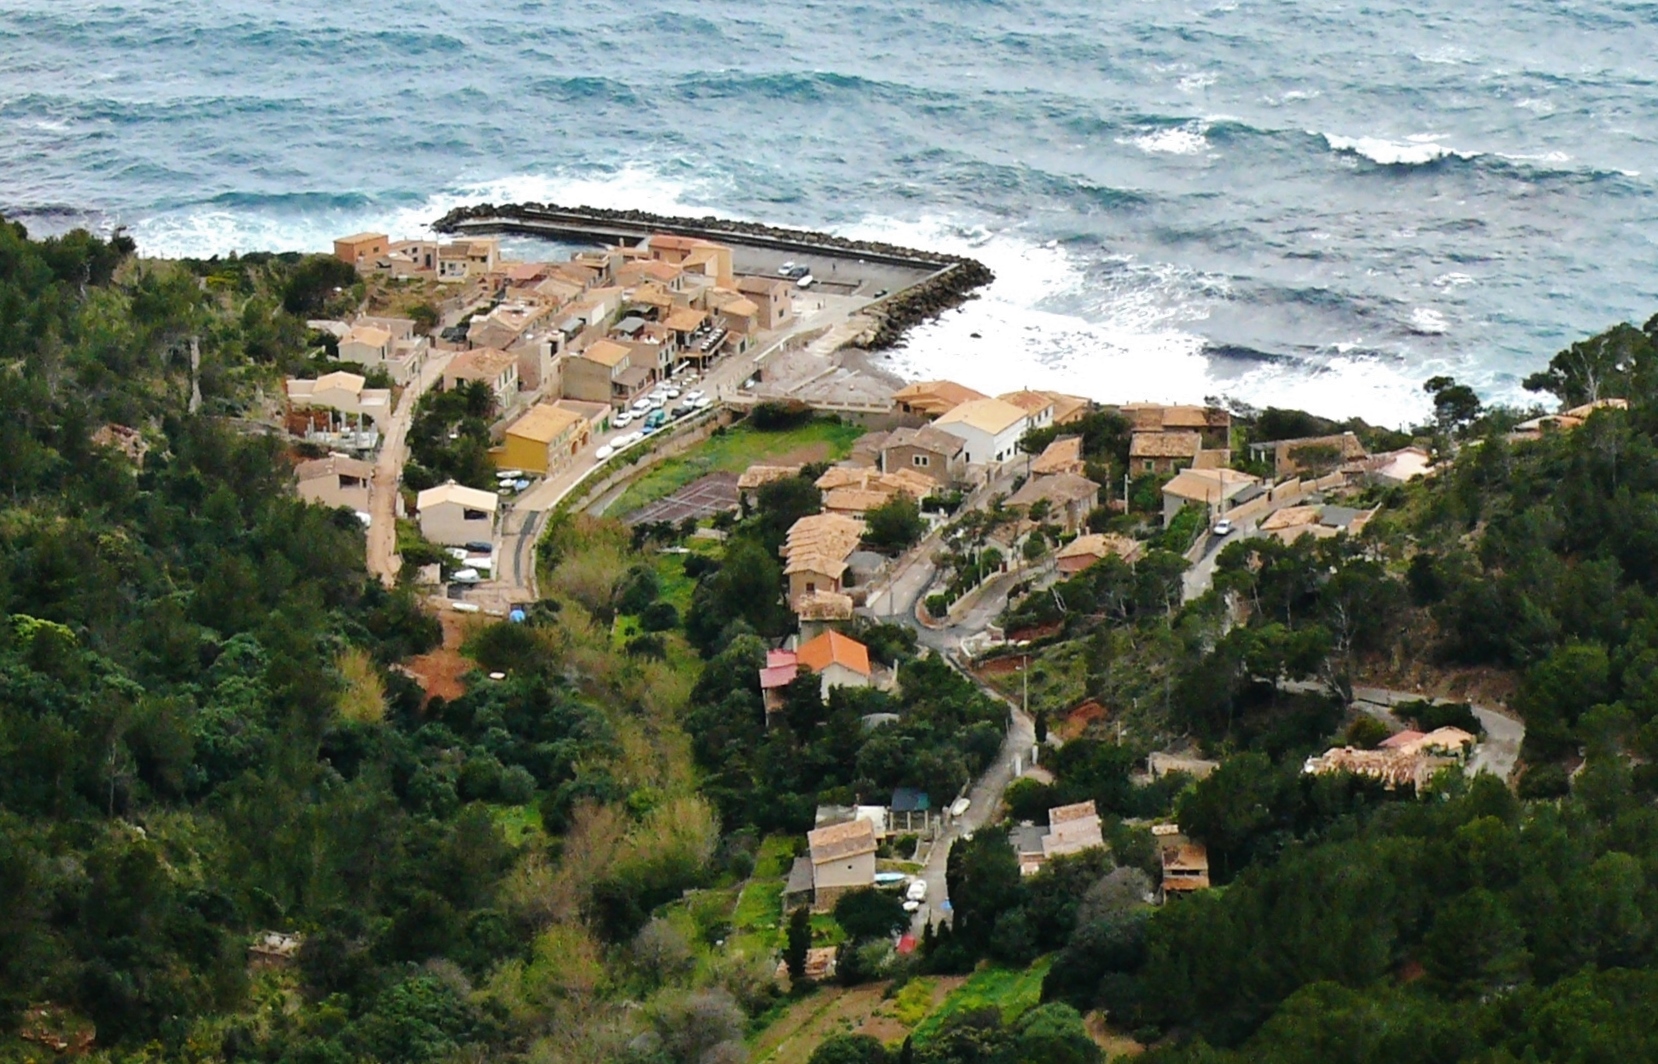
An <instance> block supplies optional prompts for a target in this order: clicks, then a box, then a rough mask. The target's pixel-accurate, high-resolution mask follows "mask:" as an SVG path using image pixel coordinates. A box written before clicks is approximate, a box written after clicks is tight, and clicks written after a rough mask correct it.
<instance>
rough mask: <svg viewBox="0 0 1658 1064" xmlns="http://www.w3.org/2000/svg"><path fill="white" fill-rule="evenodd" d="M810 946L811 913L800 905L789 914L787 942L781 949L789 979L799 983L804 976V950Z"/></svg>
mask: <svg viewBox="0 0 1658 1064" xmlns="http://www.w3.org/2000/svg"><path fill="white" fill-rule="evenodd" d="M811 948H812V914H811V912H810V911H809V910H808V909H807V908H806V906H804V905H802V906H801V907H800V908H798V909H796V910H795V911H794V912H792V913H790V914H789V942H788V946H787V948H785V949H784V951H783V963H784V964H785V965H787V966H788V969H789V981H790V982H791V983H794V984H796V985H797V986H798V985H799V984H800V981H801V980H803V979H805V978H806V951H807V950H809V949H811Z"/></svg>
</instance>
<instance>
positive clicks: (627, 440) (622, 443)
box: [614, 432, 645, 447]
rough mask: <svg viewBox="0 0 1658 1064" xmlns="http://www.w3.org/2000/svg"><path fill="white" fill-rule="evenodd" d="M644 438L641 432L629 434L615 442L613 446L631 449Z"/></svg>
mask: <svg viewBox="0 0 1658 1064" xmlns="http://www.w3.org/2000/svg"><path fill="white" fill-rule="evenodd" d="M644 438H645V434H644V433H643V432H630V433H628V434H627V435H626V436H623V437H622V438H621V439H619V440H617V441H615V444H614V446H616V447H632V446H633V445H634V444H636V443H638V442H639V441H640V440H642V439H644Z"/></svg>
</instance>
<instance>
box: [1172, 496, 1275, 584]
mask: <svg viewBox="0 0 1658 1064" xmlns="http://www.w3.org/2000/svg"><path fill="white" fill-rule="evenodd" d="M1262 516H1263V517H1264V516H1265V515H1264V514H1263V515H1262ZM1259 524H1260V518H1257V519H1256V520H1254V521H1243V522H1240V523H1239V524H1238V525H1237V526H1236V527H1235V529H1234V530H1233V532H1232V534H1231V535H1229V536H1212V535H1210V534H1209V532H1208V530H1207V529H1205V530H1204V533H1203V555H1202V557H1200V558H1198V560H1197V561H1196V562H1194V563H1193V564H1192V566H1191V567H1190V568H1189V569H1187V570H1186V572H1185V574H1184V575H1183V576H1182V577H1181V578H1180V601H1182V602H1190V601H1192V600H1193V599H1195V598H1200V597H1202V595H1203V593H1204V592H1205V591H1208V590H1209V585H1210V584H1211V583H1213V582H1214V579H1215V563H1216V562H1217V561H1219V560H1220V552H1221V551H1222V550H1224V549H1225V547H1226V545H1227V544H1228V543H1232V542H1235V541H1237V540H1240V539H1254V538H1255V537H1257V536H1259V535H1260V534H1261V529H1260V527H1259Z"/></svg>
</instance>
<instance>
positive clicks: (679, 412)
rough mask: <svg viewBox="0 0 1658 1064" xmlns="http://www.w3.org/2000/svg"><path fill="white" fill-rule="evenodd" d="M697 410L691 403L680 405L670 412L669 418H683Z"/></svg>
mask: <svg viewBox="0 0 1658 1064" xmlns="http://www.w3.org/2000/svg"><path fill="white" fill-rule="evenodd" d="M695 409H696V408H695V407H693V406H692V405H691V404H690V403H678V404H676V405H675V406H674V408H673V409H672V410H670V411H668V416H669V417H671V418H682V417H684V416H685V415H686V414H689V413H690V412H691V411H692V410H695Z"/></svg>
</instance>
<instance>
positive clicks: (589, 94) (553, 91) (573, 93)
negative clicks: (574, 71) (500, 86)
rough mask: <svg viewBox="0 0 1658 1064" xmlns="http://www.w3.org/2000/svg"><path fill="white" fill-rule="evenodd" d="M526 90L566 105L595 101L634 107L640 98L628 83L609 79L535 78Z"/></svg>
mask: <svg viewBox="0 0 1658 1064" xmlns="http://www.w3.org/2000/svg"><path fill="white" fill-rule="evenodd" d="M526 88H527V89H528V90H529V91H530V92H531V93H533V94H535V95H536V96H539V97H541V98H542V99H547V100H561V101H564V102H565V103H590V102H594V101H599V102H605V103H618V104H625V105H633V104H637V103H638V102H639V96H638V94H637V93H635V92H634V91H633V89H632V88H630V87H629V86H628V85H627V83H626V82H623V81H618V80H617V79H615V78H607V77H590V76H578V77H546V78H535V79H534V80H532V81H530V82H529V84H528V85H527V86H526Z"/></svg>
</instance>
